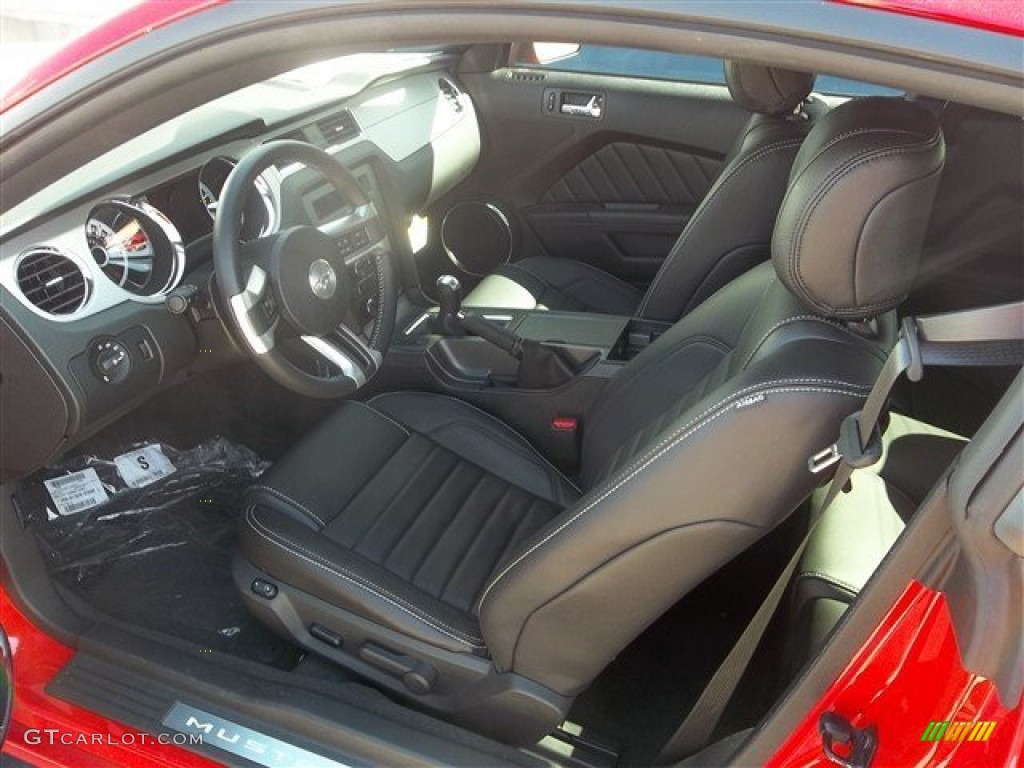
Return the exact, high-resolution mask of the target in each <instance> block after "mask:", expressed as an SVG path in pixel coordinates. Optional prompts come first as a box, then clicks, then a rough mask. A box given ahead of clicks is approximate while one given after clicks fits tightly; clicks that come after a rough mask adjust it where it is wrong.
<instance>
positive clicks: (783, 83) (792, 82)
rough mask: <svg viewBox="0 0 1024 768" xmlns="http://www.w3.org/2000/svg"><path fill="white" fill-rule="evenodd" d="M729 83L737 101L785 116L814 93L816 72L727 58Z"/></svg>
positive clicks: (733, 96)
mask: <svg viewBox="0 0 1024 768" xmlns="http://www.w3.org/2000/svg"><path fill="white" fill-rule="evenodd" d="M725 82H726V84H727V85H728V86H729V94H730V95H731V96H732V98H733V101H735V102H736V103H737V104H742V105H743V106H744V107H746V108H747V109H749V110H750V111H751V112H760V113H761V114H762V115H784V114H786V113H789V112H792V111H793V110H795V109H796V108H797V107H798V106H800V102H802V101H803V100H804V99H806V98H807V97H808V95H810V93H811V89H812V88H814V75H810V74H807V73H806V72H794V71H792V70H789V69H779V68H778V67H767V66H763V65H757V64H752V63H750V62H746V61H727V62H725Z"/></svg>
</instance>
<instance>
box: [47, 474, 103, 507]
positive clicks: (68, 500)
mask: <svg viewBox="0 0 1024 768" xmlns="http://www.w3.org/2000/svg"><path fill="white" fill-rule="evenodd" d="M43 485H45V486H46V490H48V491H49V492H50V498H52V499H53V504H54V506H55V507H57V514H59V515H77V514H78V513H79V512H85V510H87V509H92V508H93V507H98V506H99V505H100V504H102V503H104V502H105V501H107V500H108V499H109V498H110V497H109V496H108V495H107V489H106V488H104V487H103V483H101V482H100V478H99V475H97V474H96V470H95V469H93V468H92V467H90V468H89V469H83V470H81V471H80V472H72V473H71V474H70V475H64V476H63V477H55V478H53V479H52V480H44V481H43Z"/></svg>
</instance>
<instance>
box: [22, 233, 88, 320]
mask: <svg viewBox="0 0 1024 768" xmlns="http://www.w3.org/2000/svg"><path fill="white" fill-rule="evenodd" d="M17 277H18V287H19V288H20V289H21V293H22V295H23V296H24V297H25V298H26V299H27V300H28V301H29V302H30V303H32V304H33V305H34V306H35V307H37V308H38V309H40V310H42V311H43V312H46V313H47V314H50V315H70V314H73V313H74V312H77V311H78V310H79V309H81V307H82V305H83V304H85V302H86V300H87V299H88V298H89V281H88V280H87V279H86V276H85V273H84V272H83V271H82V268H81V267H80V266H79V265H78V264H77V263H76V262H74V261H72V260H71V259H70V258H69V257H68V256H65V255H64V254H63V253H61V252H60V251H58V250H57V249H56V248H47V247H37V248H32V249H30V250H28V251H25V253H23V254H22V255H21V258H20V259H19V260H18V270H17Z"/></svg>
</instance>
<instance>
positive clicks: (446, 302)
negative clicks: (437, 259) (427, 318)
mask: <svg viewBox="0 0 1024 768" xmlns="http://www.w3.org/2000/svg"><path fill="white" fill-rule="evenodd" d="M437 294H438V299H439V303H440V312H441V314H442V315H446V316H451V315H457V314H458V313H459V310H460V309H462V283H460V282H459V278H457V277H455V275H441V276H440V277H439V278H437Z"/></svg>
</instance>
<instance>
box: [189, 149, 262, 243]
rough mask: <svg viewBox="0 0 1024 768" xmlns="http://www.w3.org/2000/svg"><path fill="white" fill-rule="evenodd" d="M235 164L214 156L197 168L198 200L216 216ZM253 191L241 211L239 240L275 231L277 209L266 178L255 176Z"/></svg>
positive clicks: (212, 215) (246, 239) (213, 216)
mask: <svg viewBox="0 0 1024 768" xmlns="http://www.w3.org/2000/svg"><path fill="white" fill-rule="evenodd" d="M234 168H235V163H234V161H233V160H231V159H230V158H227V157H214V158H212V159H211V160H209V161H208V162H207V163H206V164H205V165H204V166H203V167H202V168H201V169H200V171H199V200H200V202H201V203H202V204H203V207H204V208H205V209H206V212H207V213H208V214H210V218H211V219H213V218H216V216H217V207H218V206H219V205H220V195H221V192H222V190H223V189H224V182H226V181H227V179H228V176H229V175H230V174H231V171H232V170H234ZM253 187H254V189H253V192H252V194H250V195H249V198H248V199H247V200H246V202H245V211H244V212H243V214H242V229H241V235H242V240H243V241H249V240H255V239H256V238H257V237H264V236H266V235H269V234H271V233H273V232H276V231H277V226H278V209H277V202H276V200H275V199H274V193H273V192H272V191H271V187H270V184H269V182H268V181H267V179H266V178H264V177H263V176H262V175H260V176H257V177H256V182H255V183H254V184H253Z"/></svg>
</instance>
